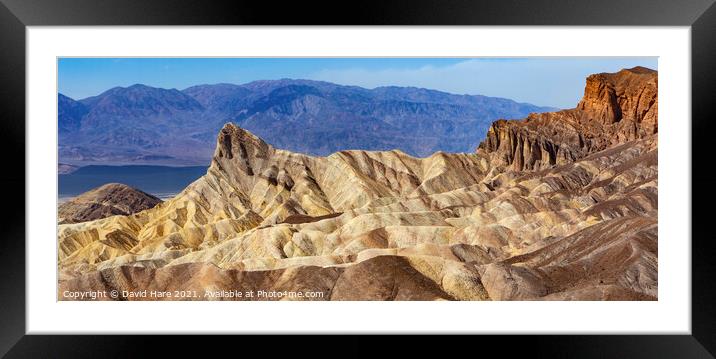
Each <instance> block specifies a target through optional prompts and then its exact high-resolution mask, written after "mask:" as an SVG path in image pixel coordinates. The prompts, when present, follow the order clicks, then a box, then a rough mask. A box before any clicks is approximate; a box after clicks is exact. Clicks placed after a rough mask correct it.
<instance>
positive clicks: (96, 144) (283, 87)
mask: <svg viewBox="0 0 716 359" xmlns="http://www.w3.org/2000/svg"><path fill="white" fill-rule="evenodd" d="M58 107H59V108H58V114H59V116H58V128H59V136H60V149H59V151H60V161H62V162H65V163H74V164H88V163H105V164H107V163H114V164H120V163H147V164H204V165H205V164H207V163H208V160H209V158H210V156H211V153H212V150H213V146H214V143H215V141H216V133H217V132H218V130H219V129H220V128H221V127H222V125H223V124H224V123H226V122H234V123H236V124H237V125H239V126H241V127H243V128H245V129H247V130H249V131H252V132H253V133H256V134H257V135H259V136H261V137H262V138H264V139H266V140H267V141H268V142H269V143H271V144H273V145H275V146H277V147H280V148H284V149H287V150H291V151H296V152H303V153H307V154H312V155H327V154H330V153H332V152H335V151H340V150H346V149H364V150H389V149H394V148H397V149H401V150H403V151H405V152H406V153H408V154H411V155H415V156H427V155H429V154H431V153H433V152H435V151H440V150H441V151H446V152H470V151H473V150H474V149H475V147H476V146H477V144H478V143H480V141H481V140H482V139H483V138H484V136H485V133H486V131H487V128H488V127H489V125H490V124H491V123H492V121H494V120H496V119H498V118H508V119H510V118H520V117H524V116H526V115H527V114H529V113H530V112H543V111H549V110H551V108H546V107H538V106H534V105H530V104H525V103H517V102H515V101H512V100H508V99H503V98H494V97H486V96H469V95H454V94H448V93H444V92H440V91H434V90H428V89H421V88H413V87H380V88H376V89H372V90H369V89H365V88H361V87H355V86H340V85H336V84H332V83H328V82H319V81H308V80H275V81H256V82H251V83H248V84H244V85H232V84H217V85H199V86H193V87H190V88H187V89H185V90H183V91H179V90H176V89H171V90H167V89H160V88H153V87H149V86H144V85H133V86H130V87H127V88H123V87H116V88H113V89H110V90H108V91H106V92H104V93H102V94H100V95H98V96H94V97H90V98H86V99H83V100H79V101H75V100H73V99H70V98H68V97H66V96H63V95H62V94H59V95H58Z"/></svg>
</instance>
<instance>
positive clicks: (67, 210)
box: [57, 183, 162, 224]
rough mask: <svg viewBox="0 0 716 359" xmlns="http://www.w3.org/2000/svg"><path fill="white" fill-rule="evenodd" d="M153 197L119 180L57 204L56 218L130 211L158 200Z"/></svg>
mask: <svg viewBox="0 0 716 359" xmlns="http://www.w3.org/2000/svg"><path fill="white" fill-rule="evenodd" d="M161 202H162V200H160V199H159V198H157V197H154V196H152V195H150V194H148V193H144V192H142V191H140V190H138V189H136V188H132V187H129V186H127V185H124V184H121V183H108V184H106V185H103V186H100V187H97V188H95V189H93V190H90V191H87V192H85V193H83V194H81V195H79V196H77V197H75V198H73V199H71V200H69V201H67V202H65V203H62V204H60V206H59V207H58V211H57V212H58V222H59V223H60V224H64V223H79V222H87V221H92V220H95V219H101V218H105V217H110V216H115V215H128V214H134V213H137V212H140V211H143V210H145V209H150V208H153V207H154V206H156V205H157V204H159V203H161Z"/></svg>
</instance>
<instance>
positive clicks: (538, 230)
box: [58, 73, 658, 300]
mask: <svg viewBox="0 0 716 359" xmlns="http://www.w3.org/2000/svg"><path fill="white" fill-rule="evenodd" d="M624 76H631V75H624ZM634 76H651V75H650V74H649V73H645V74H635V75H634ZM609 81H612V80H609ZM614 81H615V82H614V85H613V87H614V88H615V89H616V90H615V92H614V94H615V95H614V98H616V101H617V102H616V103H617V104H619V103H620V102H619V98H620V96H621V95H620V94H623V93H631V92H628V91H627V92H625V91H622V90H621V89H622V87H623V86H625V85H620V84H621V83H622V82H620V81H621V80H619V81H617V80H614ZM624 81H626V80H624ZM632 82H633V83H634V84H636V83H641V82H638V81H636V80H634V81H632ZM627 87H629V86H627ZM590 91H591V90H590ZM600 91H601V92H604V91H607V92H605V93H606V95H604V96H606V97H603V98H604V99H611V98H612V96H611V95H609V93H608V91H609V90H608V89H606V90H605V89H599V88H597V89H596V95H599V93H601V92H600ZM600 96H601V95H600ZM600 98H602V97H600ZM587 102H589V101H585V105H584V106H585V109H582V110H580V109H574V110H570V111H563V112H558V113H549V114H541V115H539V114H536V115H532V116H530V118H528V119H527V120H525V121H498V122H496V123H495V124H494V125H493V130H492V131H491V132H490V134H489V136H488V140H487V141H486V143H487V144H485V145H484V146H483V148H481V149H480V150H479V151H477V152H476V153H456V154H446V153H442V152H437V153H434V154H433V155H431V156H429V157H426V158H415V157H411V156H409V155H407V154H405V153H403V152H400V151H397V150H394V151H375V152H374V151H342V152H337V153H334V154H331V155H330V156H327V157H313V156H307V155H303V154H297V153H293V152H289V151H285V150H281V149H277V148H274V147H273V146H271V145H269V144H267V143H266V142H264V141H263V140H262V139H260V138H259V137H257V136H255V135H253V134H252V133H250V132H248V131H246V130H244V129H242V128H240V127H238V126H236V125H234V124H226V125H225V126H224V127H223V128H222V129H221V131H220V132H219V134H218V136H217V139H216V149H215V151H214V155H213V159H212V162H211V166H210V167H209V169H208V171H207V173H206V175H205V176H203V177H202V178H200V179H199V180H197V181H196V182H194V183H192V184H191V185H189V186H188V187H187V188H186V189H185V190H184V191H183V192H181V193H180V194H179V195H177V196H176V197H175V198H173V199H170V200H168V201H166V202H164V203H162V204H161V205H158V206H156V207H154V208H152V209H149V210H145V211H142V212H139V213H135V214H133V215H128V216H114V217H109V218H104V219H100V220H96V221H91V222H85V223H77V224H64V225H61V226H60V228H59V238H58V240H59V258H58V260H59V269H60V286H59V288H60V292H59V293H58V294H59V296H60V299H61V300H65V299H72V298H67V297H63V294H62V293H63V292H64V291H84V290H90V289H93V290H117V291H120V292H122V291H126V292H136V291H142V290H145V289H149V290H153V289H156V290H169V291H173V290H179V291H182V290H188V291H192V292H197V293H198V297H192V298H173V297H169V298H161V299H174V300H176V299H198V300H209V299H212V300H213V299H216V298H215V297H209V298H207V297H206V296H205V295H206V293H209V295H211V293H212V292H215V291H229V292H231V291H244V292H246V291H254V292H256V291H259V290H266V291H277V292H281V291H286V292H316V293H318V292H320V293H322V294H321V295H320V297H317V296H311V297H310V298H308V297H306V296H298V297H295V296H294V297H291V298H280V299H301V300H305V299H320V300H655V299H657V292H658V290H657V288H658V284H657V282H658V281H657V278H658V275H657V267H658V266H657V234H658V228H657V226H658V224H657V217H658V190H657V184H658V169H657V168H658V163H657V161H658V156H657V148H658V139H657V136H656V134H655V133H654V134H650V133H649V132H648V131H647V130H646V128H647V127H646V125H644V123H645V122H648V121H650V120H649V118H650V116H651V115H650V113H651V112H650V111H653V110H651V108H653V107H654V105H652V106H651V107H649V108H650V110H648V111H646V112H644V111H640V110H639V111H636V112H634V111H631V112H630V111H629V109H632V107H630V106H632V105H623V106H622V105H620V106H621V107H620V109H621V110H620V111H622V112H621V113H622V115H621V118H620V119H619V120H614V119H613V118H612V120H610V119H609V118H610V117H609V116H612V115H613V114H614V111H611V112H610V110H605V109H608V108H609V107H608V106H606V107H599V106H597V103H596V102H595V103H593V104H589V105H588V104H587ZM623 103H624V104H626V103H630V104H636V105H634V106H636V107H637V108H639V106H640V105H638V104H639V103H641V100H639V101H636V102H634V101H632V102H629V101H626V100H624V101H623ZM610 113H611V114H612V115H610ZM624 113H635V114H639V113H641V115H639V116H636V117H625V115H624ZM587 114H592V115H589V116H592V117H588V115H587ZM577 115H579V116H577ZM560 116H563V117H560ZM630 116H631V115H630ZM558 119H559V120H560V121H557V120H558ZM562 119H563V120H562ZM610 121H616V122H610ZM606 122H610V123H607V124H605V123H606ZM627 122H631V123H634V124H636V125H637V129H638V130H639V131H635V132H633V134H634V135H633V136H632V137H619V136H620V135H619V134H620V133H621V132H619V131H616V129H618V128H620V127H619V126H623V124H624V123H627ZM538 123H539V124H541V125H539V126H537V125H536V124H538ZM642 126H644V127H642ZM590 128H593V130H591V131H592V132H588V131H587V130H588V129H590ZM600 131H602V132H600ZM607 131H616V132H607ZM609 133H611V134H612V135H613V136H612V137H610V136H609V135H608V134H609ZM597 134H598V135H599V136H596V135H597ZM518 148H519V149H520V150H519V151H518V150H517V149H518ZM508 149H509V151H508ZM509 166H512V167H511V168H507V167H509ZM222 298H224V297H222ZM111 299H127V300H135V299H139V300H141V298H137V297H126V298H125V297H122V298H111ZM150 299H152V298H150ZM153 299H158V298H153ZM228 299H232V300H236V299H247V300H254V299H257V298H255V297H250V298H249V297H244V298H235V297H233V298H228ZM259 299H260V298H259ZM264 299H266V300H268V299H271V298H264ZM264 299H261V300H264Z"/></svg>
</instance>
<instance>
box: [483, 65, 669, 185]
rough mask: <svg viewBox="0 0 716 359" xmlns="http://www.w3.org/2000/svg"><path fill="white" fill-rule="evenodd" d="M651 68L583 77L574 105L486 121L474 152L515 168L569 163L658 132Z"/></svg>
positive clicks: (495, 162) (532, 168)
mask: <svg viewBox="0 0 716 359" xmlns="http://www.w3.org/2000/svg"><path fill="white" fill-rule="evenodd" d="M657 87H658V77H657V72H656V71H653V70H650V69H647V68H644V67H635V68H632V69H625V70H621V71H619V72H617V73H601V74H595V75H591V76H589V77H588V78H587V83H586V86H585V89H584V96H583V97H582V100H581V101H580V102H579V104H577V107H576V108H574V109H570V110H563V111H558V112H547V113H540V114H530V115H529V116H528V117H527V118H526V119H525V120H513V121H506V120H499V121H496V122H494V123H493V124H492V126H491V127H490V129H489V130H488V133H487V137H486V139H485V140H484V141H483V142H482V143H481V144H480V145H479V147H478V151H482V152H484V153H487V154H490V157H491V160H492V163H493V164H495V165H500V164H502V165H505V166H506V167H507V168H508V169H511V170H515V171H522V170H538V169H544V168H548V167H551V166H554V165H558V164H565V163H569V162H573V161H574V160H576V159H578V158H581V157H584V156H586V155H588V154H590V153H594V152H597V151H601V150H604V149H606V148H607V147H610V146H614V145H617V144H620V143H624V142H627V141H632V140H635V139H639V138H644V137H646V136H651V135H654V134H656V133H657V132H658V125H657V116H658V101H657V100H658V91H657Z"/></svg>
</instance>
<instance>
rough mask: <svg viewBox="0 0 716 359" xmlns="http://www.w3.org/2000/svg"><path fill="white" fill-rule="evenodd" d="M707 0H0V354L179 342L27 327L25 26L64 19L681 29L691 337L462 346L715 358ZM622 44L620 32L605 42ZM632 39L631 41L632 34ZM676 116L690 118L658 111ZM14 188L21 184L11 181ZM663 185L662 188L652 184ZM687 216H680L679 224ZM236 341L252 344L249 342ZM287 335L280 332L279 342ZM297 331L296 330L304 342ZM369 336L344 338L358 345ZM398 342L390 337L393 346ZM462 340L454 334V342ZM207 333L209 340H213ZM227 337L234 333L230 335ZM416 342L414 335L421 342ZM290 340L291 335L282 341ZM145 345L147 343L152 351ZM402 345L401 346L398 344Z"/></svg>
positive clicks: (119, 353)
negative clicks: (687, 65)
mask: <svg viewBox="0 0 716 359" xmlns="http://www.w3.org/2000/svg"><path fill="white" fill-rule="evenodd" d="M713 2H714V0H690V1H668V0H651V1H650V0H635V1H625V0H601V1H574V0H570V1H567V0H559V1H549V0H533V1H519V0H493V1H480V2H477V1H469V0H459V1H444V2H439V1H427V0H420V1H415V0H414V1H364V2H361V3H343V2H333V3H327V4H320V3H315V4H310V3H305V2H286V3H285V4H280V7H279V5H278V3H275V2H270V1H263V2H236V1H233V2H232V1H216V2H208V1H191V0H181V1H179V0H154V1H141V0H124V1H120V0H102V1H98V0H75V1H69V0H65V1H52V0H0V48H1V49H2V50H1V51H2V55H0V104H1V108H0V109H1V110H2V111H0V114H1V115H0V119H1V120H0V123H2V130H1V131H0V144H2V147H3V152H2V153H3V154H5V156H4V159H3V162H4V164H5V166H4V167H5V170H4V171H2V172H3V173H2V175H0V183H1V184H2V188H3V189H4V194H3V199H4V200H5V201H6V202H5V204H4V205H3V207H4V211H3V212H5V213H4V214H3V215H2V217H0V218H2V222H3V225H2V227H0V231H1V232H2V233H3V235H2V236H1V237H0V312H1V313H2V314H1V318H0V355H6V356H7V357H10V358H20V357H33V358H45V357H48V358H49V357H52V358H57V357H72V358H82V357H88V358H94V357H99V356H100V355H101V356H110V357H136V356H137V355H136V354H137V351H138V350H139V349H137V348H138V345H140V342H144V341H151V343H152V344H151V345H150V348H149V349H147V348H146V346H145V349H141V352H142V354H145V355H150V354H152V353H153V352H154V351H156V352H157V353H162V354H163V355H164V356H166V354H168V353H169V352H171V351H172V350H181V351H184V350H185V346H183V345H176V344H177V343H179V342H181V340H178V341H177V340H176V339H175V338H171V337H166V336H155V337H152V338H145V337H141V336H129V337H128V336H79V335H72V336H42V335H25V332H26V329H25V328H26V326H25V308H26V304H25V296H26V293H25V270H26V268H25V233H26V231H25V216H26V215H31V213H26V212H25V208H26V207H25V195H26V193H25V192H26V191H27V190H28V188H27V187H26V185H25V180H26V178H25V170H24V169H25V158H24V155H21V154H25V150H26V149H25V136H26V132H25V29H26V27H27V26H72V25H308V24H311V25H549V26H607V25H614V26H690V27H691V41H692V47H691V51H692V53H691V57H692V58H691V60H692V68H691V71H692V72H691V73H692V78H691V84H692V120H691V130H692V148H691V150H692V164H691V170H692V173H691V180H692V183H691V186H692V187H691V191H692V193H693V194H694V195H693V196H692V199H691V201H692V202H691V203H692V217H691V218H692V223H691V233H692V237H691V238H690V239H689V238H663V239H660V240H678V241H689V240H691V246H692V283H691V288H692V293H691V294H692V303H691V313H692V317H691V323H692V334H691V335H648V336H647V335H630V336H616V335H574V336H519V337H494V336H489V337H486V336H483V337H477V338H470V339H469V346H470V347H474V348H479V347H481V346H483V345H485V346H490V347H502V348H504V351H505V352H506V353H505V355H507V356H510V355H515V356H525V355H531V356H535V355H536V356H546V357H579V358H601V357H605V358H672V357H673V358H677V357H678V358H713V357H714V354H716V309H714V305H715V304H716V290H714V285H713V280H712V277H711V275H712V274H716V261H714V260H713V259H712V257H713V253H714V251H713V248H714V245H713V243H714V240H716V238H714V237H716V234H715V233H716V232H714V231H712V230H711V226H710V223H709V218H710V217H712V216H713V214H712V212H713V210H711V209H710V208H712V206H710V204H712V203H714V199H715V198H714V194H713V192H714V191H713V190H711V189H710V188H709V185H710V184H711V183H713V182H714V181H716V175H711V174H710V172H711V171H710V167H711V166H710V163H711V161H710V160H711V157H712V154H713V153H714V150H713V148H711V142H713V141H712V140H710V138H709V137H710V136H711V134H712V133H714V132H713V131H712V129H713V122H716V113H715V112H716V111H715V110H714V109H715V108H716V105H714V103H713V102H714V101H713V99H714V98H716V69H714V66H713V65H714V64H716V5H713ZM615 41H625V39H615ZM633 41H638V39H633ZM665 120H666V121H671V120H675V121H683V122H684V123H685V125H686V124H688V120H689V119H665ZM21 188H22V189H23V190H22V191H21V190H20V189H21ZM662 190H668V189H664V188H662ZM684 225H687V224H684ZM203 339H204V340H206V341H211V342H212V343H208V344H204V345H202V346H203V347H205V348H207V350H208V351H207V352H205V354H207V355H208V354H209V353H210V352H211V351H213V350H219V351H221V350H223V349H222V347H223V344H224V343H225V341H226V339H225V337H224V338H203ZM244 340H245V341H252V340H253V339H249V340H246V339H244ZM282 340H286V339H282ZM303 340H305V338H304V339H303ZM374 340H375V339H373V338H365V337H363V338H352V339H351V342H350V345H351V347H352V348H355V349H356V350H360V348H362V346H363V345H374V344H372V343H374V342H373V341H374ZM396 340H397V339H391V341H392V342H393V344H391V346H392V347H400V345H396V344H395V341H396ZM461 340H464V339H461ZM214 341H215V342H214ZM231 341H232V342H233V343H234V344H235V343H236V339H231ZM419 343H420V341H413V345H412V346H413V347H414V348H419V347H420V345H419ZM284 345H285V346H286V347H291V345H290V344H284ZM152 347H153V348H154V349H151V348H152ZM403 349H405V347H403Z"/></svg>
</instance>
